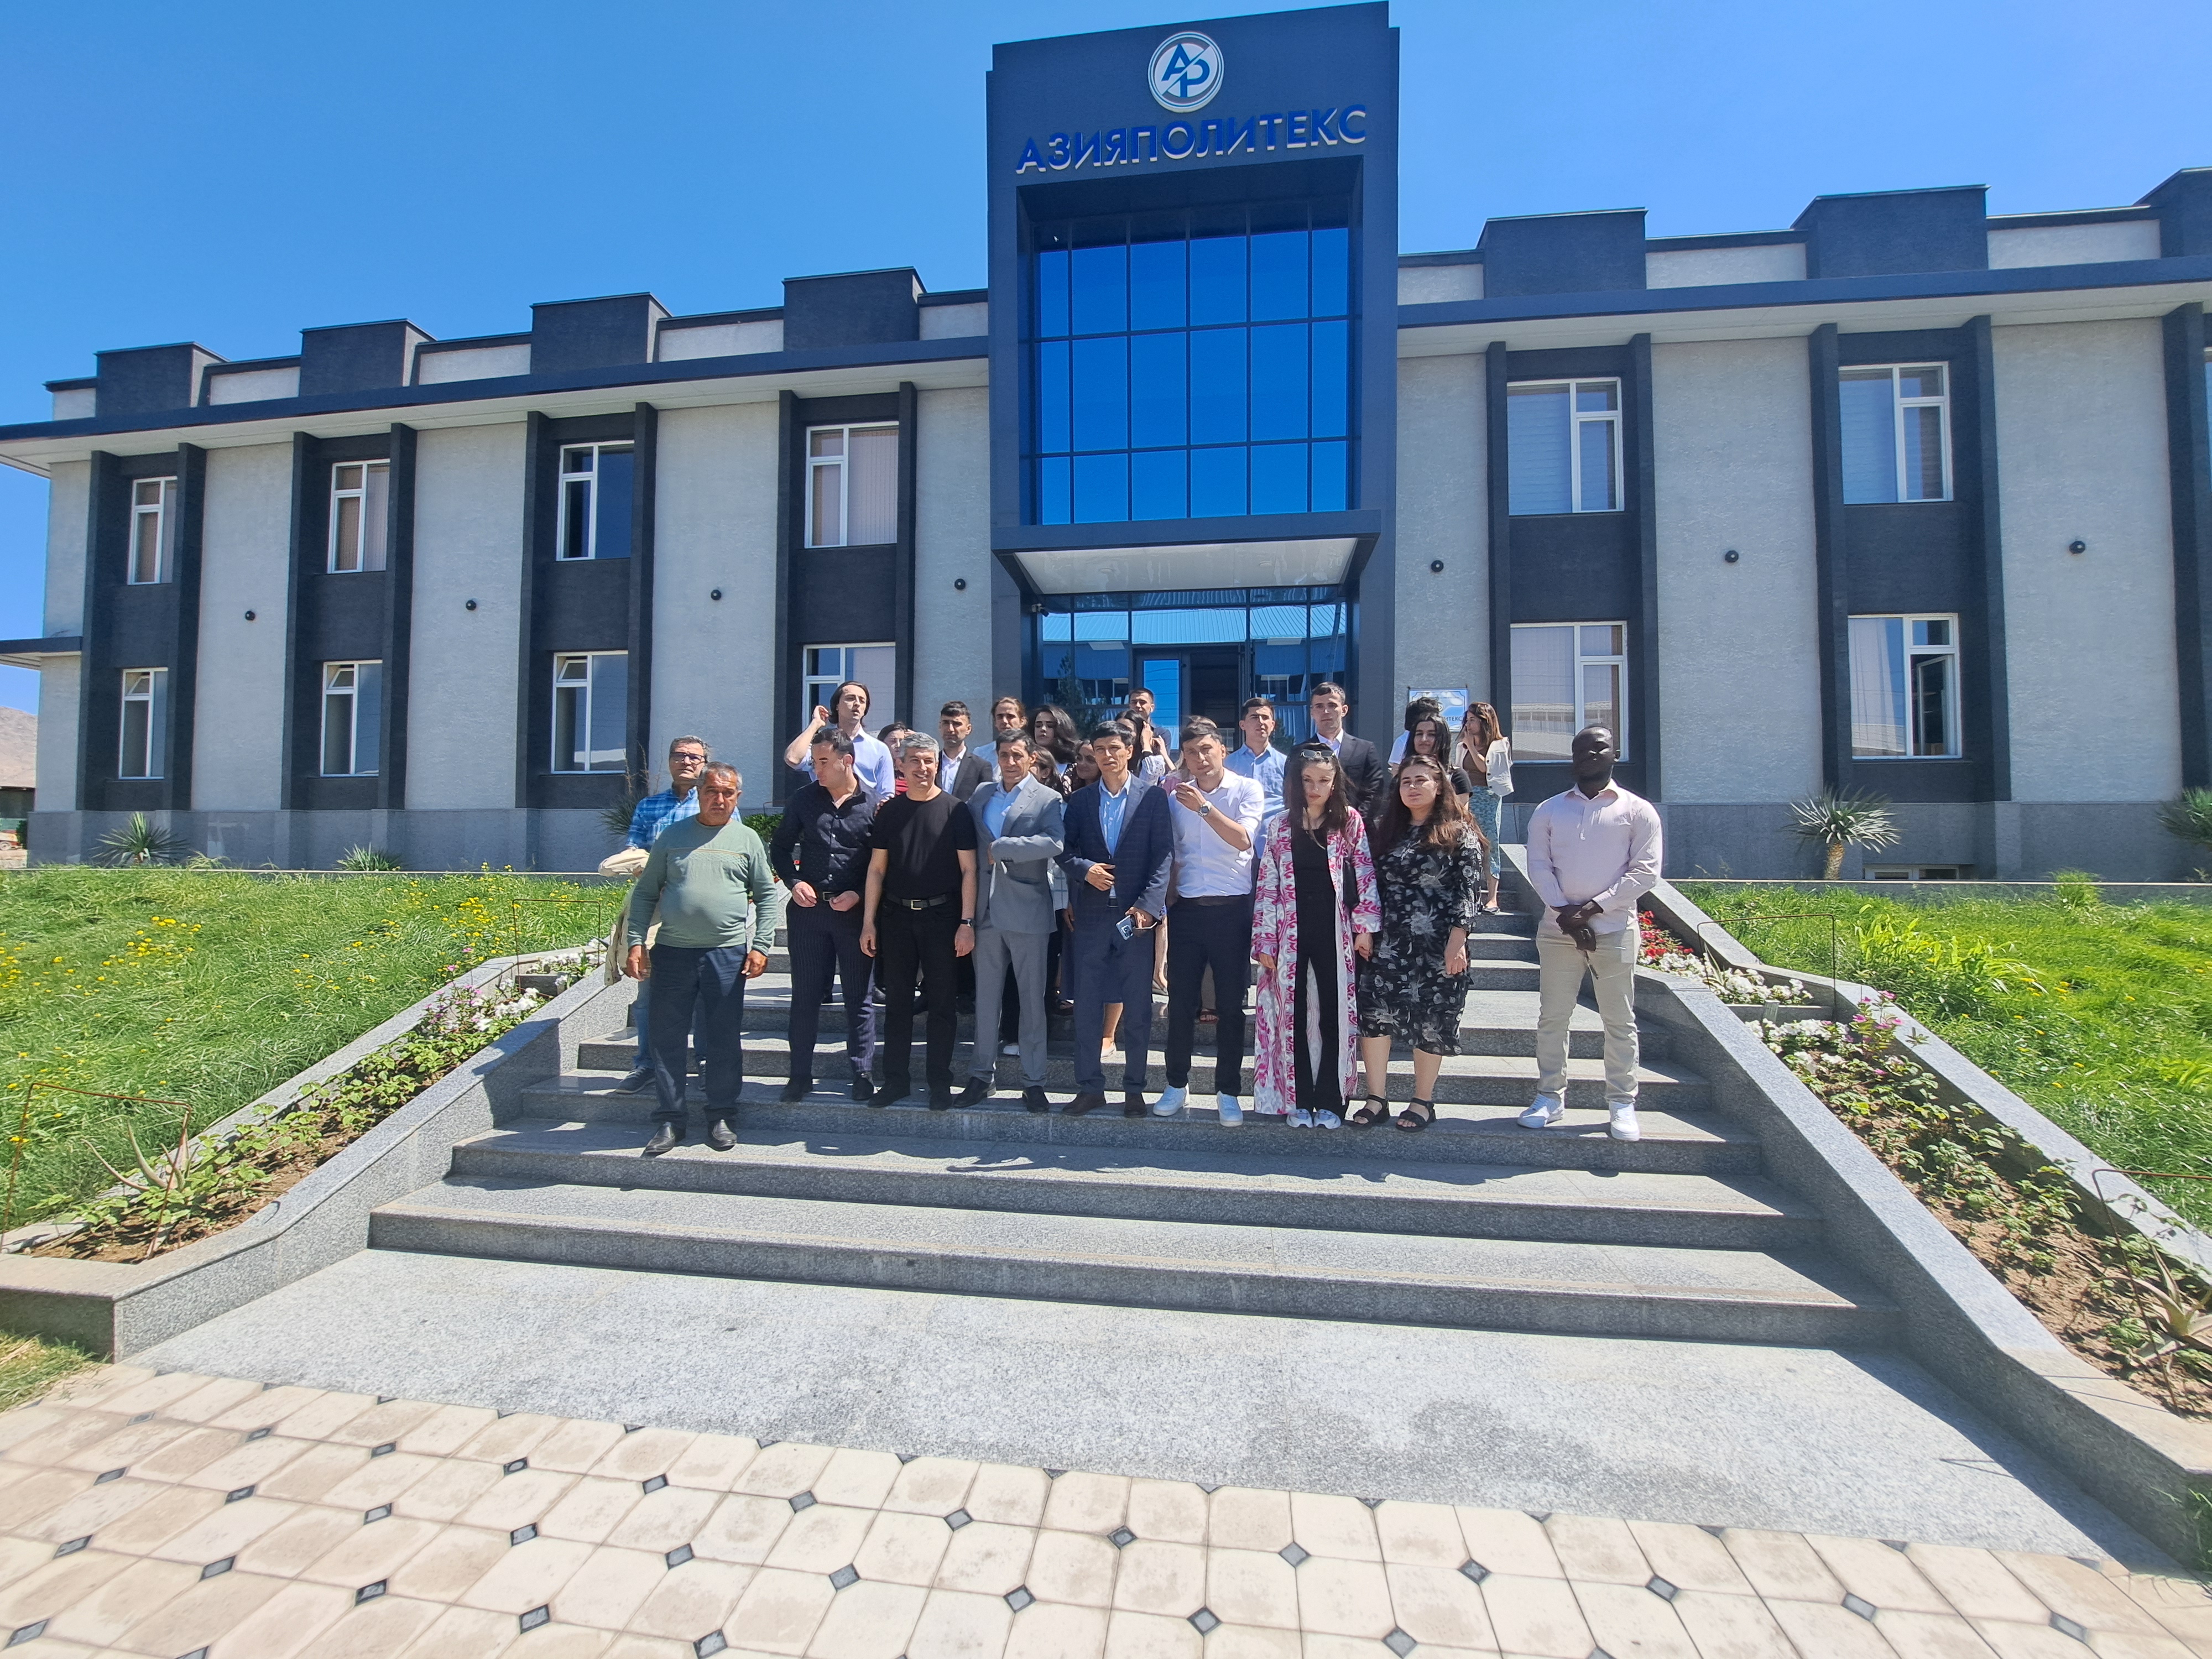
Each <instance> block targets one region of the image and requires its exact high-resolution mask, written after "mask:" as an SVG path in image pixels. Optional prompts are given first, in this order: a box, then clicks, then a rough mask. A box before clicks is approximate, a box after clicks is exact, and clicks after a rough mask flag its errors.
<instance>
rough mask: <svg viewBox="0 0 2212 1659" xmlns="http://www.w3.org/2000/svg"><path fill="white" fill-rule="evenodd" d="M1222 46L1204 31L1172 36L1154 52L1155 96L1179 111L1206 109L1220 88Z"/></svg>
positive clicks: (1153, 79)
mask: <svg viewBox="0 0 2212 1659" xmlns="http://www.w3.org/2000/svg"><path fill="white" fill-rule="evenodd" d="M1222 74H1223V63H1222V56H1221V48H1220V47H1219V46H1216V45H1214V43H1213V42H1212V41H1211V40H1208V39H1206V36H1204V35H1202V34H1176V35H1170V36H1169V38H1168V39H1166V40H1163V41H1161V42H1160V44H1159V46H1158V47H1156V48H1155V49H1154V51H1153V52H1152V70H1151V80H1152V98H1153V100H1154V101H1155V102H1157V103H1158V105H1159V106H1160V107H1161V108H1162V109H1166V110H1173V111H1175V112H1177V113H1178V114H1181V113H1184V112H1188V111H1190V110H1194V109H1203V108H1205V107H1206V105H1208V104H1210V103H1212V101H1213V95H1214V94H1216V93H1218V92H1219V91H1220V90H1221V79H1222Z"/></svg>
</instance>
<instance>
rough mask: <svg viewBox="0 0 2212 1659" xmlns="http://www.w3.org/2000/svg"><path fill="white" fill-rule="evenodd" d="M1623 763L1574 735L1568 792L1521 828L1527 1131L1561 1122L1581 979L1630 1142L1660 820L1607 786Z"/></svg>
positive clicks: (1602, 741)
mask: <svg viewBox="0 0 2212 1659" xmlns="http://www.w3.org/2000/svg"><path fill="white" fill-rule="evenodd" d="M1619 760H1620V748H1619V745H1618V744H1616V742H1615V741H1614V738H1613V733H1612V732H1610V731H1608V730H1607V728H1606V727H1604V726H1584V727H1583V729H1582V730H1581V731H1579V732H1576V733H1575V740H1574V746H1573V750H1572V752H1571V761H1570V768H1571V770H1572V772H1573V774H1574V780H1575V781H1574V787H1572V788H1571V789H1568V790H1565V791H1564V792H1563V793H1559V794H1556V795H1554V796H1553V797H1552V798H1551V799H1549V800H1547V801H1546V802H1545V803H1544V804H1543V805H1541V806H1539V807H1538V808H1537V809H1536V810H1535V811H1534V812H1532V813H1530V814H1529V817H1528V879H1529V882H1530V884H1532V885H1534V888H1535V890H1536V894H1537V896H1538V897H1540V898H1541V899H1542V900H1543V902H1544V906H1545V908H1544V915H1543V919H1542V920H1541V921H1539V922H1538V923H1537V924H1536V962H1537V966H1538V972H1539V980H1538V1008H1537V1014H1536V1098H1535V1101H1534V1103H1533V1104H1532V1105H1530V1107H1529V1108H1528V1110H1527V1111H1525V1112H1523V1113H1522V1114H1521V1121H1522V1124H1523V1125H1524V1126H1526V1127H1528V1128H1531V1129H1544V1128H1549V1127H1551V1126H1552V1125H1553V1124H1555V1123H1557V1122H1558V1121H1559V1119H1560V1118H1561V1117H1562V1116H1564V1115H1565V1112H1566V1098H1567V1030H1568V1024H1569V1022H1570V1021H1571V1019H1572V1018H1574V1012H1575V999H1576V998H1577V996H1579V995H1580V994H1582V988H1583V975H1585V974H1587V975H1589V976H1590V978H1591V979H1592V980H1594V981H1596V985H1597V1009H1598V1014H1599V1017H1600V1018H1602V1019H1603V1020H1604V1021H1605V1098H1606V1107H1607V1110H1608V1111H1609V1112H1610V1113H1611V1114H1612V1119H1613V1121H1612V1125H1611V1127H1612V1133H1613V1139H1616V1140H1634V1139H1637V1138H1638V1134H1639V1133H1641V1131H1640V1130H1639V1129H1638V1127H1637V1122H1636V1069H1637V1063H1638V1053H1637V1036H1636V962H1637V957H1638V955H1639V954H1640V951H1641V947H1642V930H1641V929H1640V928H1639V927H1638V926H1637V921H1636V901H1637V900H1638V899H1639V898H1641V897H1643V896H1644V894H1646V893H1648V892H1650V890H1652V889H1653V888H1654V887H1656V886H1657V885H1658V884H1659V865H1660V860H1661V856H1662V851H1661V837H1660V830H1659V814H1658V811H1657V810H1656V808H1654V807H1653V806H1652V805H1651V803H1650V801H1648V800H1645V799H1644V798H1643V797H1642V796H1641V795H1637V794H1632V793H1630V792H1629V791H1628V790H1626V789H1625V788H1623V787H1621V786H1620V785H1619V784H1617V783H1615V782H1614V781H1613V766H1614V763H1616V762H1618V761H1619Z"/></svg>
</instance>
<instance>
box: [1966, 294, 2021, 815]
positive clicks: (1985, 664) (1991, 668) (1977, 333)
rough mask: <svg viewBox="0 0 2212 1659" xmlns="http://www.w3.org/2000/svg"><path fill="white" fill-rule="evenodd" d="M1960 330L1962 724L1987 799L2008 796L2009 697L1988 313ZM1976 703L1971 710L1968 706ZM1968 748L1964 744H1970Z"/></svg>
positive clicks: (1993, 366)
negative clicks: (1965, 573) (1970, 423)
mask: <svg viewBox="0 0 2212 1659" xmlns="http://www.w3.org/2000/svg"><path fill="white" fill-rule="evenodd" d="M1960 333H1961V334H1962V335H1963V336H1964V337H1965V340H1966V358H1967V362H1968V363H1969V365H1970V366H1971V367H1972V371H1973V373H1972V378H1971V379H1969V380H1968V381H1967V383H1966V386H1964V387H1962V388H1961V390H1962V391H1963V392H1965V394H1966V396H1967V397H1968V398H1972V401H1973V408H1974V447H1975V463H1974V474H1975V489H1976V492H1977V499H1976V501H1974V504H1973V507H1974V520H1973V525H1974V530H1975V532H1977V533H1976V534H1975V537H1974V542H1975V548H1976V552H1977V556H1978V567H1977V568H1976V570H1975V572H1974V577H1975V581H1976V586H1978V588H1979V590H1980V595H1981V602H1982V617H1981V624H1982V625H1981V628H1980V630H1979V631H1980V634H1981V636H1982V644H1981V651H1980V653H1979V654H1980V656H1981V662H1980V665H1979V666H1980V673H1979V674H1978V675H1977V676H1976V677H1975V682H1974V683H1972V689H1973V693H1974V695H1972V696H1970V697H1968V698H1967V700H1966V709H1965V710H1964V713H1965V715H1966V719H1965V721H1964V722H1963V724H1964V726H1965V730H1966V732H1967V733H1968V740H1969V743H1970V744H1971V743H1972V738H1973V736H1974V734H1975V733H1976V730H1977V727H1978V728H1979V733H1978V734H1979V737H1980V739H1981V744H1982V747H1983V752H1984V756H1985V757H1986V758H1985V760H1984V763H1983V765H1982V769H1981V772H1982V778H1983V780H1984V787H1986V788H1987V789H1988V791H1989V796H1988V799H1990V800H2010V799H2012V700H2011V695H2010V691H2009V690H2008V687H2009V684H2010V682H2009V680H2008V677H2007V675H2006V672H2005V598H2004V517H2003V513H2002V512H2001V511H2000V509H1999V503H1998V495H1997V380H1996V358H1995V356H1994V354H1993V353H1992V351H1991V349H1990V319H1988V318H1987V317H1975V318H1972V319H1969V320H1968V321H1967V323H1966V327H1965V328H1964V329H1962V330H1961V331H1960ZM1961 643H1962V644H1963V645H1964V646H1965V647H1966V650H1965V664H1962V669H1963V667H1964V666H1965V665H1971V664H1972V663H1973V661H1974V658H1975V656H1976V654H1977V653H1976V652H1975V649H1974V647H1973V643H1972V640H1971V639H1969V640H1967V641H1961ZM1976 704H1979V705H1980V708H1979V709H1978V710H1977V708H1976V707H1975V705H1976ZM1970 752H1971V750H1970Z"/></svg>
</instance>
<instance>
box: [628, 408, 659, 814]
mask: <svg viewBox="0 0 2212 1659" xmlns="http://www.w3.org/2000/svg"><path fill="white" fill-rule="evenodd" d="M635 444H636V451H635V455H636V459H635V463H634V471H633V473H632V477H631V483H632V489H633V493H632V495H631V496H630V506H629V737H628V742H629V753H630V763H631V765H632V766H633V767H634V768H635V770H636V772H637V775H638V777H639V778H640V779H641V780H642V779H644V778H646V777H648V776H650V775H652V771H653V762H654V760H655V759H656V757H655V756H654V754H653V503H654V496H655V495H656V493H657V491H656V485H655V480H656V478H657V477H658V476H659V465H660V411H659V410H657V409H655V408H654V407H653V405H652V404H639V405H638V406H637V436H636V439H635Z"/></svg>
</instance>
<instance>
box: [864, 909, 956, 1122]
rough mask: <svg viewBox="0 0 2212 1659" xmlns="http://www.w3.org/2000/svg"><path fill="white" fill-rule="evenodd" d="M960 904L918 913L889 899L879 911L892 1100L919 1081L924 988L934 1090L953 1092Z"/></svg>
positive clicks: (887, 1082)
mask: <svg viewBox="0 0 2212 1659" xmlns="http://www.w3.org/2000/svg"><path fill="white" fill-rule="evenodd" d="M959 931H960V902H959V900H958V899H957V898H954V899H948V900H946V901H945V902H944V903H943V904H937V905H932V906H931V907H930V908H928V909H927V910H913V909H909V908H907V907H906V906H905V905H903V904H901V903H899V902H896V900H892V899H885V900H884V901H883V902H882V903H881V904H880V905H878V907H877V909H876V980H877V982H878V984H880V985H881V986H882V987H884V1041H883V1048H882V1050H881V1054H882V1060H883V1063H882V1066H881V1070H882V1072H883V1083H884V1087H885V1088H886V1089H887V1090H888V1091H890V1092H891V1093H892V1094H893V1095H895V1096H896V1095H898V1094H902V1093H904V1092H905V1091H906V1090H907V1089H908V1087H911V1086H912V1084H913V1080H914V1008H915V989H916V987H917V986H919V987H920V990H921V1006H922V1012H923V1016H924V1018H923V1025H922V1030H923V1033H924V1037H925V1041H926V1042H927V1071H926V1072H925V1073H924V1077H925V1078H926V1079H927V1083H928V1085H929V1086H930V1087H931V1088H933V1089H950V1088H951V1086H952V1044H953V1041H954V1039H955V1038H956V1037H957V1036H958V1035H959V1031H960V1011H959V1006H958V1003H957V998H958V995H959V971H958V967H957V964H958V963H959V961H960V957H959V954H958V952H957V951H955V950H954V948H953V939H954V935H956V934H957V933H959Z"/></svg>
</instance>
